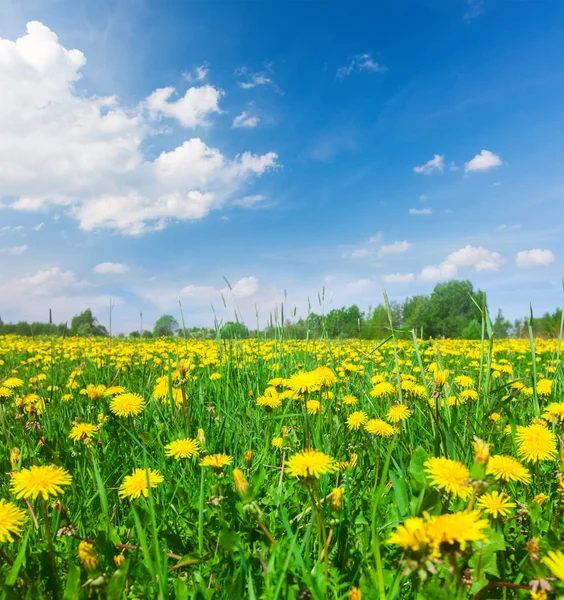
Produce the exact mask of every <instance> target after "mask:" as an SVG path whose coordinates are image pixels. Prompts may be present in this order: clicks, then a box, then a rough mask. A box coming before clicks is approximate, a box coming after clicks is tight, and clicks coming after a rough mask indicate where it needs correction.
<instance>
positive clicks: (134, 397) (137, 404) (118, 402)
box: [110, 394, 145, 417]
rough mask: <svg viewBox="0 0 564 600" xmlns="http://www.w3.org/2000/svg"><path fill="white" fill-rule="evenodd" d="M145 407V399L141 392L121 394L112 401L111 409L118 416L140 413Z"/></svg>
mask: <svg viewBox="0 0 564 600" xmlns="http://www.w3.org/2000/svg"><path fill="white" fill-rule="evenodd" d="M144 408H145V400H144V399H143V397H142V396H140V395H139V394H120V395H119V396H116V397H115V398H114V399H113V400H112V401H111V402H110V410H111V411H112V412H113V413H114V415H117V416H118V417H129V416H131V415H138V414H139V413H141V412H143V409H144Z"/></svg>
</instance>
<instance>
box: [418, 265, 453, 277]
mask: <svg viewBox="0 0 564 600" xmlns="http://www.w3.org/2000/svg"><path fill="white" fill-rule="evenodd" d="M456 273H457V268H456V266H455V265H450V264H448V263H442V264H440V265H438V266H435V265H429V266H428V267H424V268H423V269H422V270H421V273H420V275H419V279H421V280H422V281H447V280H448V279H454V278H455V277H456Z"/></svg>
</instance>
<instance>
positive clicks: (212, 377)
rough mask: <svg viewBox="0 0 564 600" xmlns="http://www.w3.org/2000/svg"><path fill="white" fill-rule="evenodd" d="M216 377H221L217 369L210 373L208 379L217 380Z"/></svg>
mask: <svg viewBox="0 0 564 600" xmlns="http://www.w3.org/2000/svg"><path fill="white" fill-rule="evenodd" d="M218 379H221V373H218V372H217V371H216V372H215V373H212V374H211V375H210V380H211V381H217V380H218Z"/></svg>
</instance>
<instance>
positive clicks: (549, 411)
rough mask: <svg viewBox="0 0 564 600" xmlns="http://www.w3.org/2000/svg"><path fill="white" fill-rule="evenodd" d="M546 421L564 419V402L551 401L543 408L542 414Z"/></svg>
mask: <svg viewBox="0 0 564 600" xmlns="http://www.w3.org/2000/svg"><path fill="white" fill-rule="evenodd" d="M542 418H543V419H546V420H547V421H552V420H553V419H554V420H555V421H560V422H562V421H564V402H551V403H550V404H549V405H548V406H547V407H546V408H545V409H544V413H543V415H542Z"/></svg>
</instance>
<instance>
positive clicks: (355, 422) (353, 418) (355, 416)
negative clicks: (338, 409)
mask: <svg viewBox="0 0 564 600" xmlns="http://www.w3.org/2000/svg"><path fill="white" fill-rule="evenodd" d="M366 421H368V415H367V414H366V413H365V412H363V411H362V410H358V411H356V412H353V413H351V414H350V415H349V418H348V419H347V427H348V428H349V429H355V430H356V429H360V428H361V427H362V426H363V425H364V424H365V423H366Z"/></svg>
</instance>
